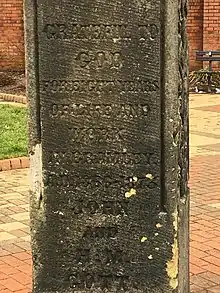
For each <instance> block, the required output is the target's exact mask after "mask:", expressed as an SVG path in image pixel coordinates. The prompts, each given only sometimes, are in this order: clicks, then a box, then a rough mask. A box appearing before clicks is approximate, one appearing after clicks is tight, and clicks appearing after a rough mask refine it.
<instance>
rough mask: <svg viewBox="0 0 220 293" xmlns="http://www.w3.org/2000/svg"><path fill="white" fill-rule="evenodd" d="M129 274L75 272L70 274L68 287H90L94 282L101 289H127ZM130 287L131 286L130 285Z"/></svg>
mask: <svg viewBox="0 0 220 293" xmlns="http://www.w3.org/2000/svg"><path fill="white" fill-rule="evenodd" d="M128 282H129V276H128V275H121V274H120V273H118V274H117V273H115V274H114V273H113V274H107V273H106V274H105V273H101V272H100V273H98V274H97V273H96V274H92V273H89V272H85V271H84V272H83V271H82V272H77V273H75V274H73V275H71V276H70V287H71V288H73V289H78V290H79V289H81V290H83V289H91V288H92V287H93V286H94V284H95V287H98V288H101V290H105V289H108V290H115V289H117V290H122V289H123V290H128V289H129V283H128ZM130 288H131V287H130ZM133 288H135V287H134V286H133Z"/></svg>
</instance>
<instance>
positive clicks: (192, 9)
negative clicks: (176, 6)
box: [188, 0, 220, 70]
mask: <svg viewBox="0 0 220 293" xmlns="http://www.w3.org/2000/svg"><path fill="white" fill-rule="evenodd" d="M204 1H206V0H189V13H188V37H189V58H190V69H191V70H198V69H200V68H201V67H202V63H201V62H198V61H196V60H195V59H196V51H198V50H203V7H204V4H203V2H204ZM219 1H220V0H219Z"/></svg>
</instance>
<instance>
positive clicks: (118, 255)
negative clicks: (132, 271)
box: [74, 248, 129, 265]
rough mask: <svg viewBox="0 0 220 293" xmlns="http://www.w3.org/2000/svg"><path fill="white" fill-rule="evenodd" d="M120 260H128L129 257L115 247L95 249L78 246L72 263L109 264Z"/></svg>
mask: <svg viewBox="0 0 220 293" xmlns="http://www.w3.org/2000/svg"><path fill="white" fill-rule="evenodd" d="M122 262H123V263H126V262H129V258H128V257H127V255H126V254H124V253H123V251H122V250H120V249H118V248H115V250H111V249H109V248H104V249H101V250H100V249H99V250H97V251H96V250H94V249H91V248H79V249H77V251H76V257H75V259H74V264H77V265H88V264H89V263H98V264H102V265H111V264H120V263H122Z"/></svg>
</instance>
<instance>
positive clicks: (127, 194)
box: [125, 188, 136, 198]
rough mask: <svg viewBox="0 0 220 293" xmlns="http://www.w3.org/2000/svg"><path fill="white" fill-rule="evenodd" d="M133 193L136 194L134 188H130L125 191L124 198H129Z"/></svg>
mask: <svg viewBox="0 0 220 293" xmlns="http://www.w3.org/2000/svg"><path fill="white" fill-rule="evenodd" d="M133 195H136V190H135V189H134V188H131V189H130V190H129V191H128V192H126V193H125V197H126V198H130V197H132V196H133Z"/></svg>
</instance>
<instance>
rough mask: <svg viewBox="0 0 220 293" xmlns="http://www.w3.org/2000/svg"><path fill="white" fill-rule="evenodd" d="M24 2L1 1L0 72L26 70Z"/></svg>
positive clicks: (16, 0)
mask: <svg viewBox="0 0 220 293" xmlns="http://www.w3.org/2000/svg"><path fill="white" fill-rule="evenodd" d="M23 31H24V30H23V0H0V70H19V69H24V33H23Z"/></svg>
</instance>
